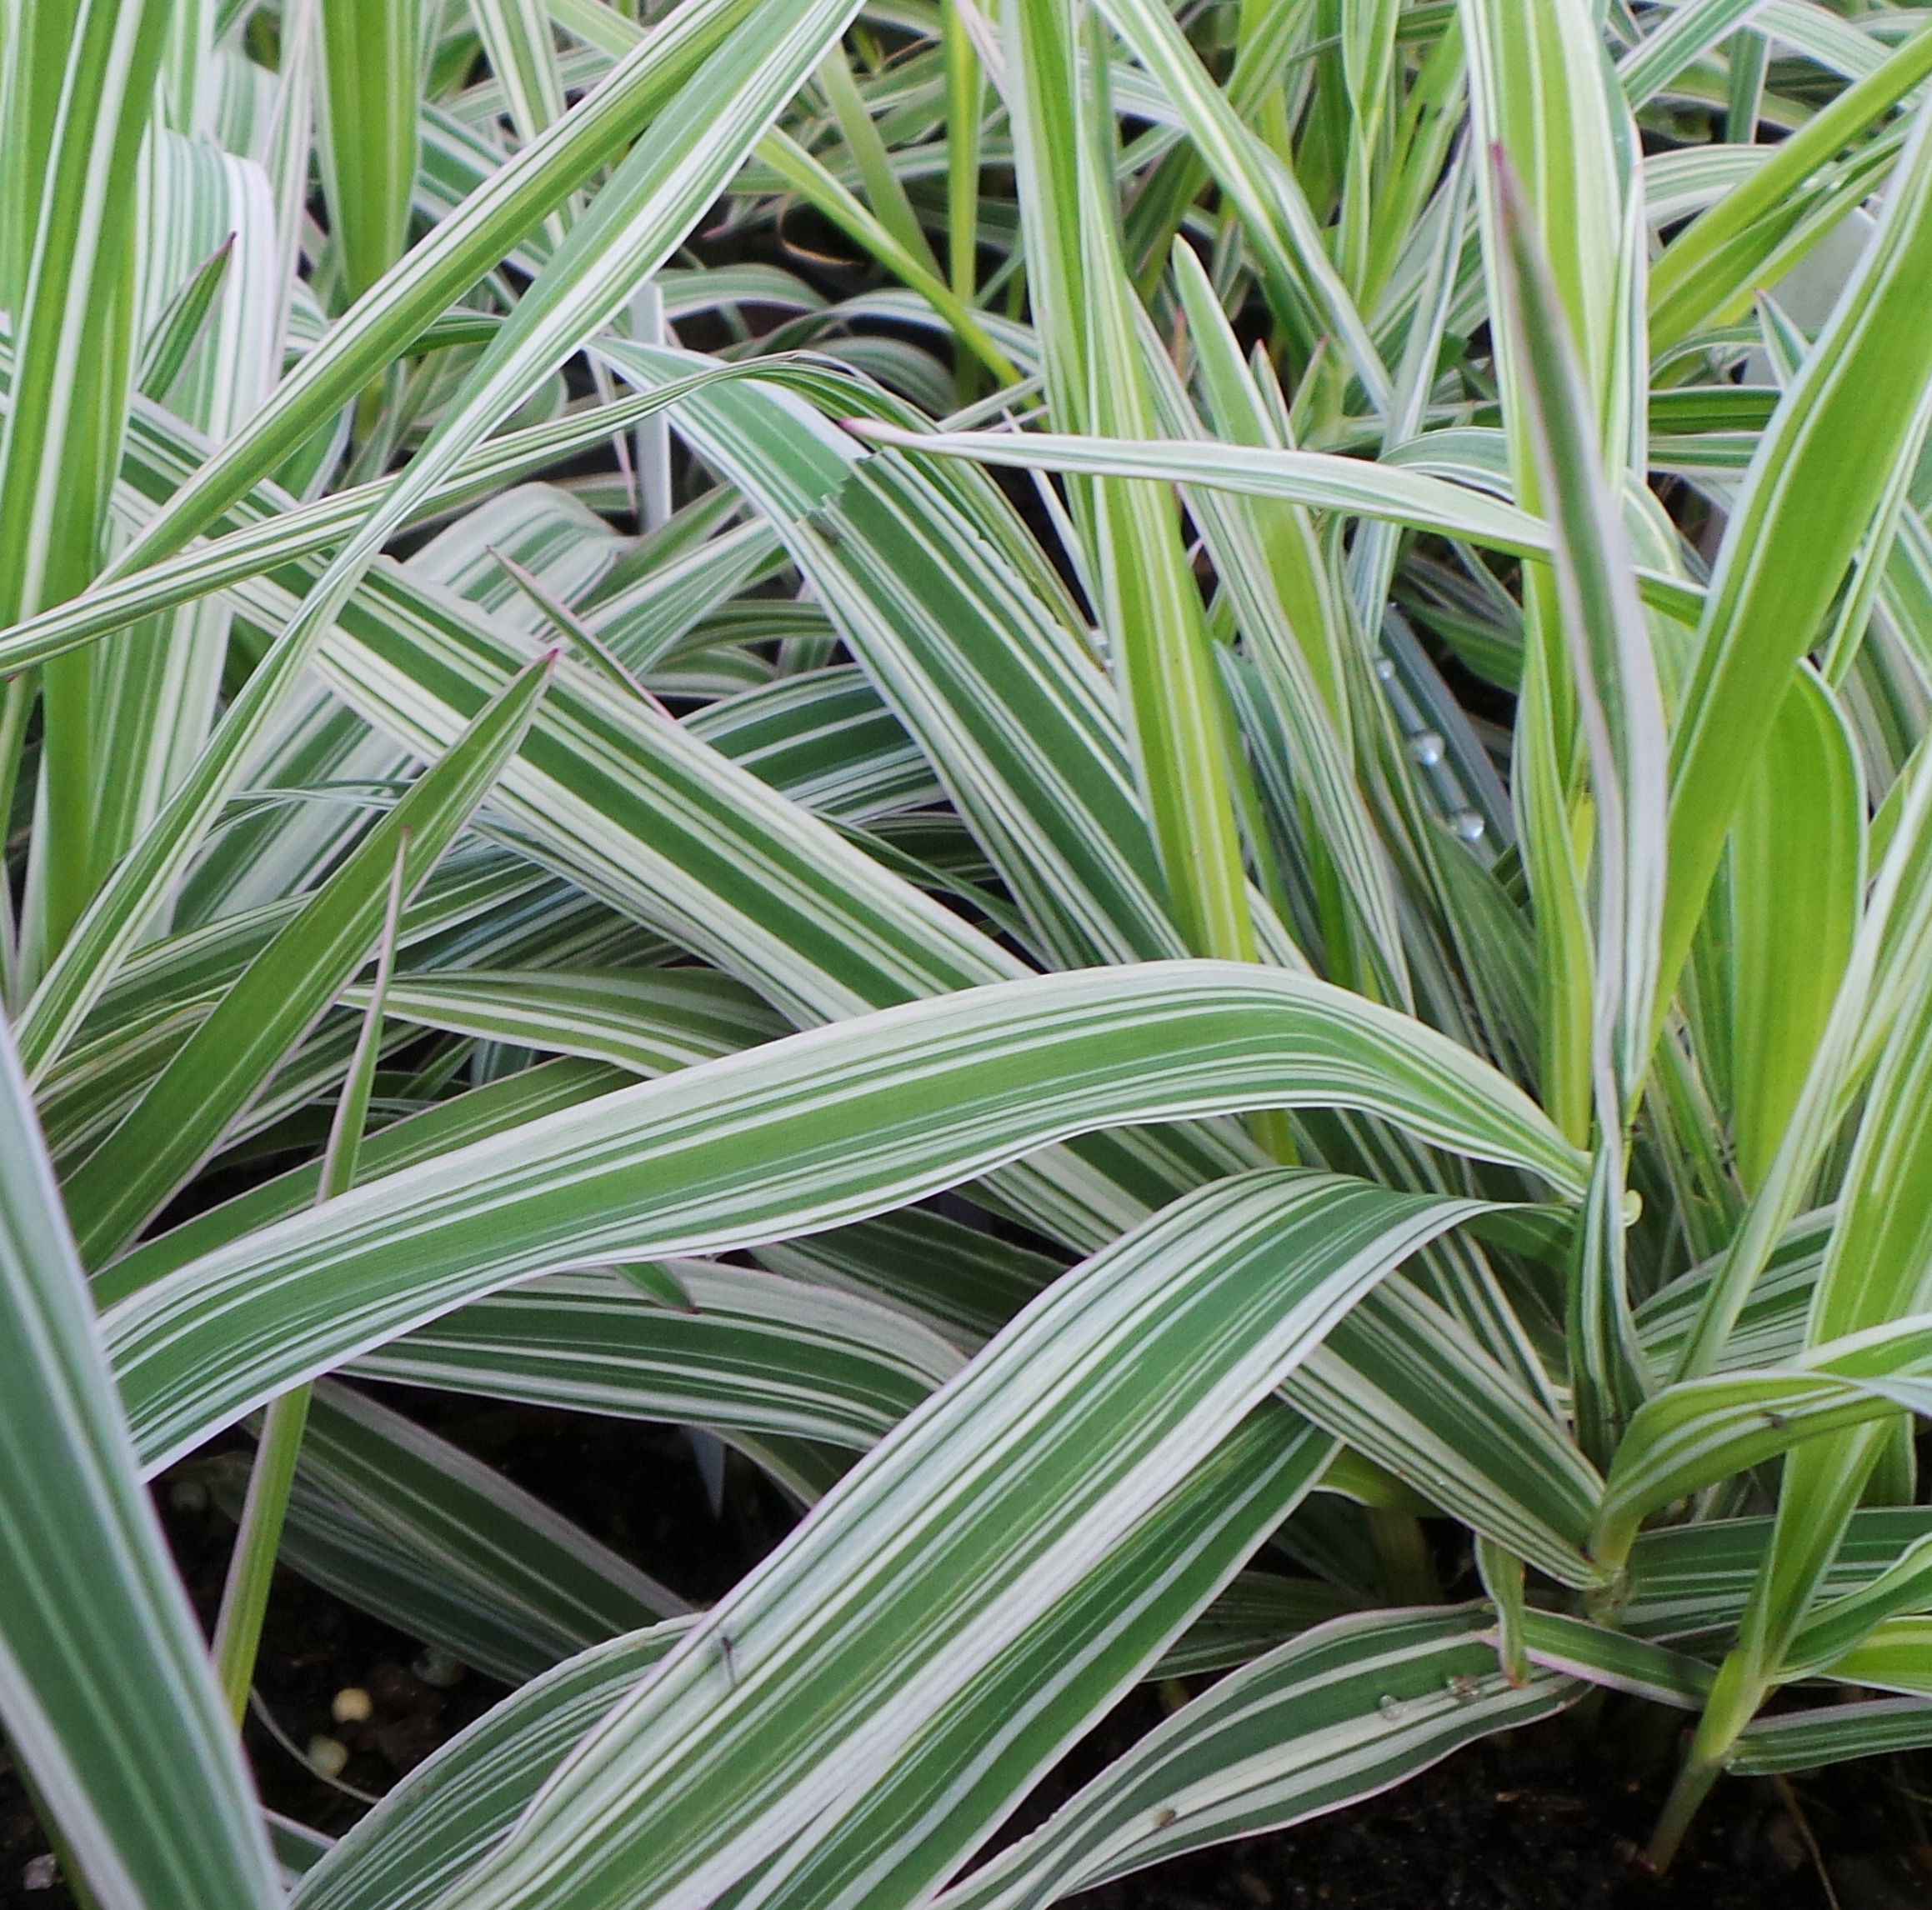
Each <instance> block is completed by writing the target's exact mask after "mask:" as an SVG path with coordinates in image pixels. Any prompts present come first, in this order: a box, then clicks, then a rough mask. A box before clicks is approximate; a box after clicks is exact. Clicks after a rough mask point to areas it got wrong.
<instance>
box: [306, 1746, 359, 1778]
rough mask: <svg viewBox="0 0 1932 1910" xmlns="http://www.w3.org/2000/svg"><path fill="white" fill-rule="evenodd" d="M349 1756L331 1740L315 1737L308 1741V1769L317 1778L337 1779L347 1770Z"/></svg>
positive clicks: (343, 1748) (344, 1749)
mask: <svg viewBox="0 0 1932 1910" xmlns="http://www.w3.org/2000/svg"><path fill="white" fill-rule="evenodd" d="M348 1762H349V1754H348V1751H347V1749H346V1748H345V1747H343V1745H342V1744H341V1743H340V1742H338V1741H337V1740H336V1739H335V1738H333V1737H311V1738H310V1739H309V1741H308V1767H309V1769H310V1770H312V1771H313V1772H315V1774H316V1776H317V1777H340V1776H341V1775H342V1774H343V1772H344V1771H345V1770H347V1769H348Z"/></svg>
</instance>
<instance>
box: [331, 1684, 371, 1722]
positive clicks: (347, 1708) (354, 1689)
mask: <svg viewBox="0 0 1932 1910" xmlns="http://www.w3.org/2000/svg"><path fill="white" fill-rule="evenodd" d="M328 1714H329V1716H330V1717H333V1719H334V1720H335V1721H336V1722H337V1723H338V1724H367V1723H368V1721H369V1720H370V1719H371V1718H372V1717H374V1716H375V1714H376V1707H375V1705H374V1703H373V1702H372V1700H371V1699H370V1697H369V1694H368V1692H366V1691H364V1690H363V1687H361V1686H360V1685H359V1684H345V1685H344V1686H343V1687H342V1689H341V1690H340V1691H338V1692H337V1693H336V1694H335V1696H334V1697H332V1698H331V1699H330V1700H329V1701H328Z"/></svg>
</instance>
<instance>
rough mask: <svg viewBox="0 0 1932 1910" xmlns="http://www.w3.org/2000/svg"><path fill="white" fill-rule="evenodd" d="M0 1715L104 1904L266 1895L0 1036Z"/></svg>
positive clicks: (256, 1839)
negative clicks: (1, 1532) (0, 1327)
mask: <svg viewBox="0 0 1932 1910" xmlns="http://www.w3.org/2000/svg"><path fill="white" fill-rule="evenodd" d="M0 1122H4V1125H5V1133H4V1137H3V1140H4V1144H3V1145H0V1174H3V1175H4V1177H5V1178H4V1182H3V1183H0V1305H4V1307H5V1309H6V1319H5V1322H4V1331H3V1332H0V1377H3V1378H4V1382H5V1383H4V1386H3V1387H0V1467H4V1481H3V1483H4V1492H0V1501H3V1502H4V1505H5V1507H6V1510H5V1513H4V1525H5V1528H6V1543H5V1545H4V1546H3V1547H0V1592H4V1597H0V1614H3V1616H0V1717H3V1718H4V1720H5V1722H6V1727H7V1735H8V1741H9V1742H10V1744H11V1745H12V1747H13V1751H14V1754H15V1755H16V1756H17V1757H18V1758H19V1759H20V1761H21V1763H22V1765H23V1767H24V1768H25V1770H26V1771H27V1772H28V1774H29V1776H30V1777H32V1778H33V1782H34V1785H35V1787H36V1788H37V1789H38V1792H39V1793H40V1795H41V1796H42V1797H43V1798H44V1799H45V1800H46V1802H47V1806H48V1809H49V1811H50V1812H52V1813H53V1819H54V1822H56V1823H57V1824H58V1826H59V1827H60V1831H61V1834H62V1836H63V1838H64V1839H65V1840H66V1842H67V1845H68V1849H69V1850H71V1851H72V1852H73V1857H74V1861H75V1862H76V1863H77V1864H78V1866H79V1868H80V1872H81V1876H82V1878H83V1880H84V1881H85V1882H86V1885H87V1887H88V1890H89V1891H90V1892H91V1893H92V1894H93V1897H94V1898H95V1900H96V1901H97V1902H99V1903H101V1904H102V1905H103V1906H105V1907H108V1910H143V1907H145V1906H148V1905H153V1904H157V1903H168V1902H195V1903H205V1904H209V1905H219V1906H222V1907H223V1910H228V1907H229V1906H233V1907H234V1910H243V1907H246V1910H268V1907H269V1906H271V1905H273V1904H274V1903H276V1902H278V1901H279V1900H280V1892H279V1890H278V1887H277V1884H276V1881H275V1872H274V1869H273V1862H272V1860H271V1858H270V1857H269V1854H268V1842H267V1840H266V1838H265V1837H263V1832H262V1828H261V1821H260V1817H259V1815H258V1812H257V1809H256V1806H255V1802H254V1799H253V1795H252V1794H251V1787H250V1784H249V1782H248V1775H247V1773H246V1772H245V1771H244V1770H243V1766H242V1761H241V1758H240V1757H239V1755H238V1752H237V1750H236V1747H235V1742H234V1738H233V1735H232V1733H231V1732H230V1730H229V1728H228V1721H227V1718H226V1717H225V1716H224V1712H223V1705H222V1702H221V1700H220V1697H219V1696H218V1693H217V1692H216V1689H215V1682H214V1678H213V1673H212V1672H211V1671H210V1669H209V1666H208V1656H207V1652H206V1650H205V1648H204V1647H203V1642H202V1638H201V1634H200V1631H199V1628H198V1627H197V1625H196V1623H195V1619H194V1614H193V1612H192V1610H191V1609H190V1608H189V1606H188V1595H187V1593H186V1592H184V1591H183V1588H182V1585H181V1581H180V1580H179V1578H178V1577H176V1575H175V1572H174V1569H173V1565H172V1563H171V1562H170V1561H169V1559H168V1550H167V1546H166V1543H165V1542H164V1540H163V1537H162V1533H161V1527H160V1524H159V1522H158V1520H157V1519H156V1517H155V1516H154V1512H153V1508H152V1507H151V1506H150V1504H149V1503H148V1497H147V1494H146V1493H145V1492H143V1489H142V1487H141V1484H140V1482H139V1477H138V1473H137V1472H136V1470H135V1465H134V1457H133V1448H132V1446H131V1444H130V1442H129V1440H128V1430H127V1423H126V1421H125V1420H124V1419H123V1417H122V1413H121V1410H120V1407H119V1405H118V1402H117V1401H116V1399H115V1397H114V1387H113V1379H112V1377H111V1376H110V1374H109V1372H108V1365H107V1362H106V1360H105V1359H104V1357H103V1354H102V1350H101V1345H100V1341H99V1338H98V1329H97V1327H96V1326H95V1323H94V1322H93V1318H92V1317H91V1309H90V1308H89V1306H88V1298H87V1287H86V1282H85V1281H84V1280H83V1277H82V1274H81V1269H80V1262H79V1260H78V1257H77V1256H76V1254H75V1252H74V1247H73V1239H72V1237H71V1236H70V1235H69V1233H68V1228H67V1222H66V1218H65V1217H64V1215H63V1213H62V1212H61V1206H60V1197H59V1195H58V1192H56V1191H55V1187H54V1183H53V1170H52V1168H51V1167H49V1166H48V1160H47V1156H46V1153H45V1152H44V1150H43V1147H42V1146H41V1144H40V1137H39V1134H38V1132H37V1130H36V1128H35V1126H34V1122H33V1103H32V1102H31V1101H30V1100H29V1098H28V1092H27V1087H26V1083H25V1082H24V1081H23V1078H22V1076H21V1072H20V1065H19V1062H18V1060H17V1059H16V1057H15V1055H14V1052H13V1038H12V1035H11V1032H8V1031H7V1030H4V1029H0Z"/></svg>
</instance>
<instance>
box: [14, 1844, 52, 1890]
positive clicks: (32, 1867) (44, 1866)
mask: <svg viewBox="0 0 1932 1910" xmlns="http://www.w3.org/2000/svg"><path fill="white" fill-rule="evenodd" d="M59 1878H60V1866H59V1865H58V1863H56V1862H54V1859H53V1852H52V1851H51V1850H48V1851H43V1852H41V1853H40V1855H39V1856H38V1857H30V1858H29V1859H28V1863H27V1867H26V1868H25V1869H24V1870H23V1871H22V1872H21V1873H20V1887H21V1888H22V1889H23V1890H51V1889H53V1887H54V1885H55V1884H56V1883H57V1882H58V1881H59Z"/></svg>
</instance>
